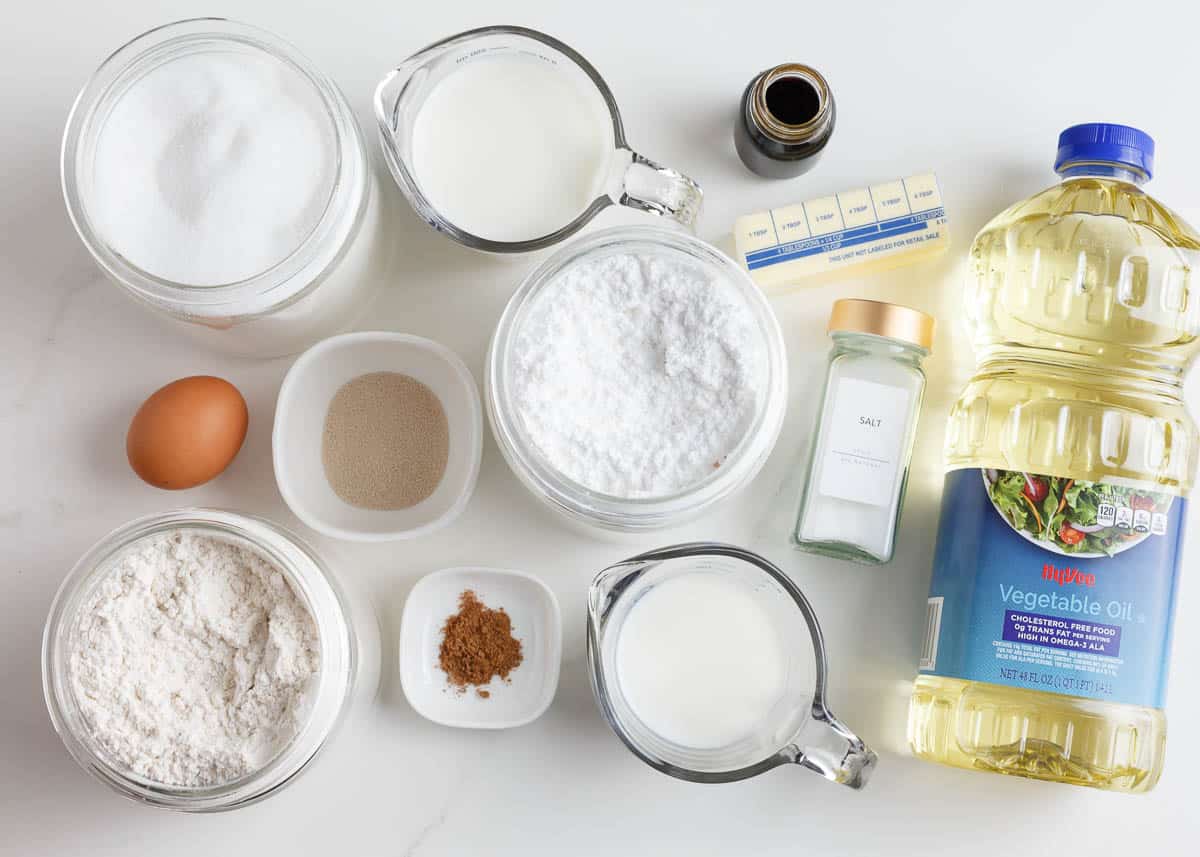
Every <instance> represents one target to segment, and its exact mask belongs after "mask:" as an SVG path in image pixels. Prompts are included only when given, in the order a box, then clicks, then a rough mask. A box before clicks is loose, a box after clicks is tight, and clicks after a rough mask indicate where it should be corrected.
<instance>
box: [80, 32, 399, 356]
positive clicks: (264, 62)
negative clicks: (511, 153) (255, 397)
mask: <svg viewBox="0 0 1200 857" xmlns="http://www.w3.org/2000/svg"><path fill="white" fill-rule="evenodd" d="M62 181H63V193H64V195H65V198H66V203H67V210H68V212H69V214H70V216H71V220H72V221H73V223H74V224H75V228H76V230H77V231H78V232H79V236H80V238H81V239H82V240H83V243H84V245H85V246H86V247H87V248H88V250H89V251H90V252H91V254H92V256H93V257H94V258H95V259H96V262H97V263H98V264H99V265H100V267H101V269H103V271H104V273H105V274H107V275H108V277H109V278H110V279H111V280H113V281H114V282H115V283H117V285H119V286H121V287H122V289H123V290H124V291H125V292H127V293H128V294H129V295H131V296H132V297H134V298H136V299H137V300H138V301H140V302H141V303H143V304H146V305H148V306H150V307H151V308H153V309H155V310H157V311H158V312H159V313H161V314H163V315H165V316H167V317H169V318H172V319H175V320H178V321H181V322H185V325H184V326H183V329H184V330H186V331H188V332H190V333H193V334H198V335H199V336H200V338H201V339H202V340H204V341H206V342H208V343H209V344H210V345H211V346H212V347H215V348H217V349H218V350H222V351H228V352H233V353H239V354H250V355H255V356H264V357H265V356H277V355H280V354H288V353H292V352H295V351H298V350H300V349H301V348H303V347H305V346H306V345H308V344H311V343H312V342H314V341H316V340H317V339H320V338H323V337H325V336H328V335H329V334H331V333H334V332H336V331H338V330H340V329H342V328H345V327H348V326H349V325H350V324H351V323H352V322H353V321H354V320H355V318H356V317H357V316H358V315H359V314H360V312H361V310H362V309H363V308H364V307H365V305H366V302H367V299H368V298H369V297H370V296H371V292H372V291H373V289H374V286H375V284H376V283H378V282H380V281H381V280H382V279H384V277H383V276H382V274H383V271H382V269H381V268H380V267H379V266H381V265H383V264H384V263H385V262H386V261H387V260H386V259H385V258H382V257H381V255H380V254H379V253H378V252H372V250H373V249H374V250H378V249H379V248H381V247H383V246H386V245H385V242H382V241H380V240H379V231H380V228H381V225H380V216H379V207H380V203H381V201H380V198H379V192H378V188H377V182H376V178H375V176H374V174H373V172H372V170H371V167H370V162H369V160H368V157H367V153H366V148H365V145H364V142H363V137H362V132H361V130H360V129H359V127H358V124H357V123H356V121H355V119H354V115H353V113H352V112H351V109H350V107H349V105H348V104H347V103H346V100H345V98H344V97H343V96H342V94H341V93H340V92H339V91H338V89H337V87H336V86H335V84H334V83H333V81H332V80H330V79H329V78H328V77H327V76H325V75H324V74H322V73H321V72H320V71H318V70H317V69H315V68H314V67H313V66H312V65H311V64H310V63H309V61H308V60H307V59H306V58H305V57H303V56H302V55H301V54H300V53H299V52H298V51H296V49H295V48H293V47H292V46H291V45H289V44H288V43H286V42H284V41H282V40H281V39H278V38H276V37H275V36H273V35H272V34H270V33H267V32H265V31H263V30H259V29H257V28H255V27H249V26H246V25H244V24H238V23H234V22H232V21H225V20H220V19H211V18H210V19H195V20H188V21H179V22H176V23H173V24H167V25H165V26H162V27H158V28H156V29H154V30H150V31H149V32H147V33H144V34H142V35H141V36H138V37H137V38H135V39H133V40H132V41H130V42H129V43H127V44H125V45H124V46H122V47H121V48H119V49H118V50H117V51H116V52H115V53H114V54H112V56H110V57H109V58H108V59H107V60H106V61H105V62H104V63H103V65H101V66H100V67H99V69H97V71H96V73H95V74H94V75H93V76H92V78H91V79H90V80H89V81H88V82H87V84H86V85H85V86H84V87H83V90H82V91H81V92H80V94H79V96H78V98H77V99H76V102H75V105H74V107H73V108H72V110H71V115H70V117H69V118H68V120H67V127H66V132H65V136H64V139H63V149H62Z"/></svg>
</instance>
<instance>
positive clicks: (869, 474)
mask: <svg viewBox="0 0 1200 857" xmlns="http://www.w3.org/2000/svg"><path fill="white" fill-rule="evenodd" d="M933 327H934V320H933V318H932V317H931V316H929V315H926V314H925V313H923V312H919V311H917V310H915V309H909V308H908V307H903V306H897V305H895V304H888V303H881V302H879V301H868V300H840V301H837V302H835V303H834V305H833V312H832V313H831V314H830V317H829V328H828V329H829V333H830V335H831V336H832V337H833V350H832V351H830V352H829V369H828V374H827V376H826V379H825V391H824V394H823V396H822V402H821V410H820V413H819V416H818V424H817V427H816V430H815V431H814V433H813V441H812V454H811V455H810V456H809V460H808V469H807V471H806V472H805V474H804V480H803V484H804V488H803V493H802V495H801V499H800V512H799V514H798V516H797V519H796V526H795V528H794V529H793V531H792V543H793V544H794V545H795V546H796V547H798V548H800V549H801V550H807V551H811V552H813V553H819V554H824V555H826V556H832V557H836V558H838V559H849V560H854V561H856V562H863V563H885V562H887V561H888V560H890V559H891V558H892V551H893V549H894V547H895V535H896V524H897V522H898V521H899V518H900V508H901V506H902V505H903V503H904V488H905V483H906V482H907V481H908V462H909V458H910V456H911V454H912V445H913V438H914V436H915V434H916V427H917V417H918V415H919V414H920V410H921V397H922V394H923V393H924V391H925V373H924V372H923V371H922V370H921V361H922V359H924V358H925V357H926V356H927V355H928V354H929V350H930V347H931V346H932V344H933Z"/></svg>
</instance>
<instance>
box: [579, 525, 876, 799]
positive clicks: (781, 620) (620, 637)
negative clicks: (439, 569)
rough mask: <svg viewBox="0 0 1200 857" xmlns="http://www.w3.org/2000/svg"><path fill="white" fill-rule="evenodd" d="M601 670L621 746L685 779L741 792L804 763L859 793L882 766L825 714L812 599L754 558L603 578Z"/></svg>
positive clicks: (595, 600) (708, 547) (658, 564)
mask: <svg viewBox="0 0 1200 857" xmlns="http://www.w3.org/2000/svg"><path fill="white" fill-rule="evenodd" d="M588 665H589V668H590V670H591V676H592V689H593V690H594V691H595V694H596V700H597V702H598V703H599V705H600V709H601V712H602V713H603V714H604V717H605V719H606V720H607V721H608V724H609V726H611V727H612V730H613V731H614V732H616V733H617V737H619V738H620V739H621V740H622V741H623V742H624V743H625V746H626V747H628V748H629V749H630V750H631V751H632V752H633V753H634V755H636V756H637V757H638V758H640V759H641V760H642V761H643V762H645V763H646V764H648V765H650V766H651V767H652V768H655V769H656V770H659V771H662V772H663V773H665V774H670V775H671V776H673V777H678V778H679V779H684V780H691V781H693V782H702V783H724V782H733V781H734V780H741V779H746V778H747V777H753V776H756V775H758V774H761V773H763V772H764V771H768V770H770V769H772V768H775V767H777V766H779V765H782V764H785V763H794V764H799V765H802V766H803V767H805V768H808V769H809V770H811V771H815V772H816V773H818V774H820V775H821V776H823V777H825V778H826V779H830V780H833V781H834V782H838V783H842V784H843V785H847V786H850V787H851V788H855V789H858V788H862V787H863V786H864V785H865V784H866V782H867V778H868V777H869V775H870V773H871V771H872V770H873V769H874V767H875V763H876V760H877V759H876V756H875V753H873V752H872V751H871V750H870V749H868V748H867V747H866V745H865V744H863V742H862V741H861V740H860V739H859V738H858V736H856V735H855V734H854V733H853V732H851V731H850V729H848V728H847V727H846V726H845V725H844V724H843V723H841V721H839V720H838V719H837V718H836V717H834V716H833V714H832V713H830V711H829V708H828V706H827V705H826V702H825V686H826V679H827V676H828V665H827V660H826V655H825V643H824V639H823V638H822V636H821V628H820V625H819V624H818V623H817V618H816V615H815V614H814V613H813V610H812V607H811V605H809V603H808V600H807V599H806V598H805V597H804V594H803V593H802V592H801V591H800V590H799V589H798V588H797V587H796V585H795V584H794V583H793V582H792V581H791V579H790V578H788V576H787V575H785V574H784V573H783V572H782V571H780V570H779V569H778V568H777V567H776V566H774V565H772V564H771V563H770V562H768V561H767V560H765V559H763V558H762V557H760V556H758V555H757V554H754V553H751V552H750V551H747V550H744V549H742V548H738V547H734V546H732V545H724V544H718V543H715V542H695V543H691V544H682V545H675V546H673V547H667V548H661V549H659V550H655V551H650V552H649V553H644V554H641V555H640V556H635V557H633V558H632V559H629V560H626V561H625V562H622V563H619V564H617V565H614V566H612V567H611V568H607V569H605V570H604V571H602V572H600V574H599V575H597V577H596V579H595V580H594V581H593V582H592V586H591V588H590V590H589V592H588Z"/></svg>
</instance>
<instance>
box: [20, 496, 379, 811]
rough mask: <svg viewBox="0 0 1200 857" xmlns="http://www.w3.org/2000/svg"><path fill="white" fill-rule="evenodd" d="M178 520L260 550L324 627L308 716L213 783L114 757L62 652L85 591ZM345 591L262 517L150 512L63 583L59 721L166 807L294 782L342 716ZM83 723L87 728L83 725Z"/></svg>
mask: <svg viewBox="0 0 1200 857" xmlns="http://www.w3.org/2000/svg"><path fill="white" fill-rule="evenodd" d="M179 529H191V530H198V531H202V532H206V533H210V534H212V535H214V537H216V538H221V539H225V540H228V541H231V542H233V543H235V544H239V545H240V546H243V547H246V548H247V549H250V550H253V551H254V552H256V553H258V554H259V555H260V556H262V557H263V558H264V559H267V560H268V561H269V562H270V563H271V564H272V565H273V566H275V567H276V568H277V569H278V570H279V571H280V573H281V574H282V575H283V576H284V578H285V579H286V580H287V582H288V583H289V585H290V586H291V587H292V590H293V591H294V592H295V593H296V595H297V596H298V597H299V598H300V599H301V601H302V602H303V603H304V605H305V607H306V608H307V609H308V611H309V614H310V615H311V616H312V619H313V622H314V623H315V624H316V626H317V629H318V640H319V646H320V650H321V668H320V671H319V673H318V679H317V683H316V686H315V687H314V689H313V690H312V699H311V703H310V706H309V709H308V711H307V713H306V719H305V722H304V724H303V726H302V727H301V728H300V730H299V731H298V732H297V733H296V734H295V735H294V736H292V738H291V739H290V740H289V741H288V742H287V744H286V745H285V746H283V747H282V748H280V750H279V751H278V752H277V753H276V754H275V755H274V756H272V757H271V758H270V759H269V760H268V761H267V762H266V763H265V764H263V765H262V766H261V767H259V768H257V769H255V770H253V771H250V772H248V773H247V774H245V775H243V776H241V777H239V778H237V779H235V780H231V781H229V782H227V783H221V784H218V785H213V786H176V785H168V784H164V783H160V782H156V781H154V780H150V779H148V778H146V777H143V776H140V775H138V774H136V773H134V772H132V771H129V770H127V769H125V768H124V767H123V766H121V765H119V764H118V763H116V762H115V761H113V760H111V759H110V758H109V756H108V754H107V753H106V752H105V751H104V750H103V748H101V747H100V746H99V745H98V743H97V742H96V741H95V739H94V738H93V736H91V735H90V734H88V733H87V731H86V724H84V723H83V722H82V720H81V718H80V716H79V715H78V712H77V711H76V710H75V709H76V708H77V703H76V701H75V699H74V694H73V692H72V690H71V687H70V681H69V667H68V664H67V662H66V661H67V656H66V653H65V651H64V649H65V648H66V646H67V644H68V643H69V641H70V635H71V634H72V633H73V631H74V628H75V626H76V622H77V620H78V617H79V610H80V609H81V607H82V606H83V602H84V601H85V599H86V596H87V595H89V594H90V593H91V592H92V591H93V589H94V587H95V586H96V585H97V584H98V583H99V582H101V580H102V579H103V578H104V576H105V575H106V574H107V573H108V572H109V571H110V570H111V567H112V566H111V564H112V562H113V561H114V560H115V559H117V558H118V557H119V556H120V555H121V554H123V553H124V552H125V551H127V550H129V549H130V547H131V546H133V545H134V544H136V543H138V542H140V541H142V540H144V539H147V538H150V537H153V536H155V535H159V534H162V533H167V532H171V531H175V530H179ZM350 616H351V610H350V607H349V604H348V602H347V600H346V597H345V595H344V594H343V593H342V592H341V590H340V588H339V587H338V585H337V582H336V580H335V579H334V578H333V576H332V575H331V574H330V572H329V569H328V568H327V567H326V566H325V565H324V563H323V562H322V561H321V559H320V558H319V557H318V556H317V555H316V554H315V553H314V552H313V551H312V549H311V548H310V547H309V546H308V545H306V544H305V543H304V542H302V541H300V540H299V539H298V538H297V537H296V536H295V535H293V534H292V533H290V532H288V531H287V530H285V529H283V528H281V527H279V526H278V525H276V524H275V523H273V522H271V521H268V520H266V519H264V518H259V517H256V516H251V515H243V514H239V513H234V512H227V511H224V510H220V509H202V508H184V509H177V510H174V511H171V512H165V513H160V514H152V515H146V516H144V517H141V518H137V519H135V520H132V521H129V522H128V523H126V524H123V525H121V526H120V527H118V528H116V529H115V530H113V531H111V532H110V533H108V534H107V535H106V536H104V537H103V538H101V539H100V540H99V541H97V542H96V543H95V544H93V545H92V546H91V547H90V548H89V549H88V550H87V551H86V552H85V553H84V554H83V556H82V557H80V559H79V560H78V562H76V564H75V566H74V567H73V568H72V569H71V571H70V572H69V573H68V574H67V576H66V577H65V578H64V579H63V582H62V584H61V585H60V586H59V589H58V591H57V593H56V594H55V596H54V600H53V602H52V603H51V606H50V611H49V615H48V617H47V620H46V626H45V629H44V631H43V635H42V664H41V668H42V690H43V695H44V697H45V702H46V707H47V710H48V712H49V715H50V720H51V723H52V725H53V727H54V730H55V732H56V733H58V735H59V737H60V738H61V739H62V741H63V744H64V745H65V746H66V749H67V751H68V752H69V753H70V755H71V756H72V758H74V759H75V761H76V762H77V763H78V764H79V766H80V767H82V768H83V769H84V770H86V771H87V772H88V773H89V774H91V775H92V776H93V777H95V778H96V779H98V780H99V781H101V782H103V783H104V784H105V785H107V786H109V787H110V788H112V789H114V790H115V791H116V792H117V793H119V794H121V795H122V796H123V797H126V798H129V799H132V800H135V801H138V802H141V803H145V804H149V805H151V806H157V807H162V808H167V809H176V810H182V811H188V812H215V811H222V810H229V809H235V808H238V807H241V806H246V805H248V804H251V803H255V802H257V801H259V800H262V799H263V798H265V797H267V796H268V795H270V794H272V793H274V792H275V791H277V790H279V789H280V788H282V787H284V786H285V785H287V784H288V783H290V782H292V781H293V780H294V779H295V778H296V776H297V775H299V774H300V773H301V772H302V771H303V770H304V769H306V768H307V767H308V765H309V764H310V763H311V762H312V760H313V759H314V758H316V756H317V754H318V753H319V752H320V750H321V749H322V747H323V746H324V745H325V744H326V743H327V742H328V740H329V738H330V736H331V735H332V734H333V732H334V730H335V729H336V727H337V726H338V724H339V723H340V722H341V720H342V718H343V715H344V713H345V709H346V704H347V702H348V700H349V699H350V695H351V693H352V691H353V685H354V676H355V674H356V669H357V664H358V661H359V658H360V653H359V651H358V646H357V642H356V638H355V634H354V632H353V629H352V625H351V618H350ZM81 727H83V728H81Z"/></svg>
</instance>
